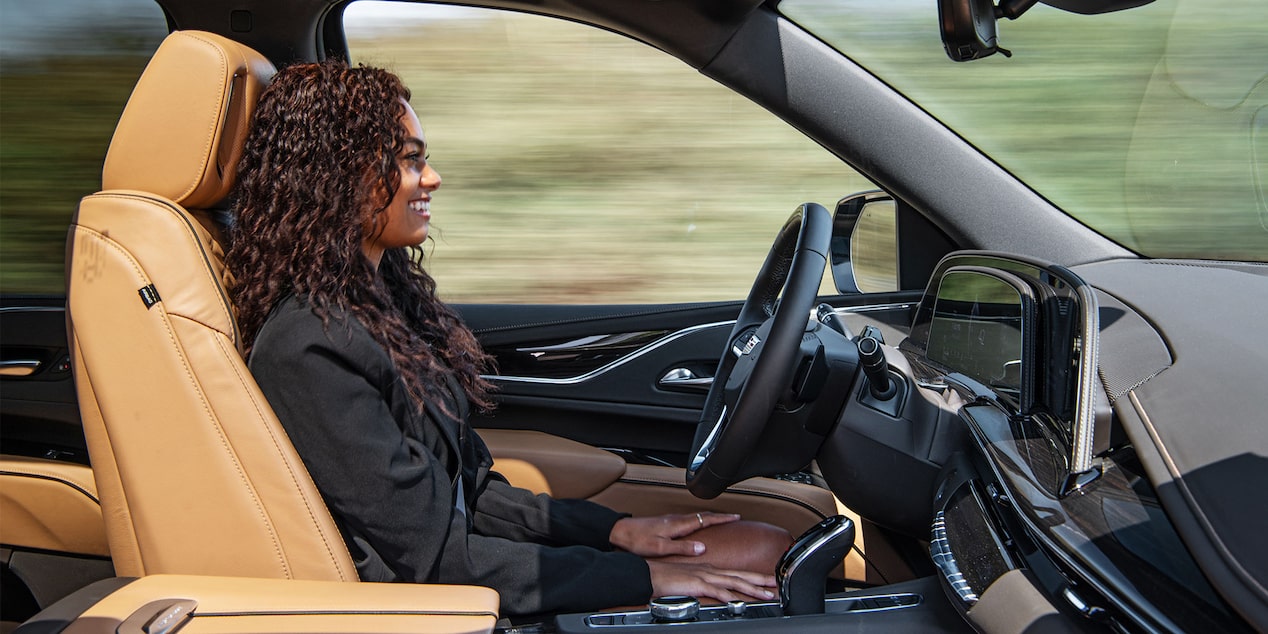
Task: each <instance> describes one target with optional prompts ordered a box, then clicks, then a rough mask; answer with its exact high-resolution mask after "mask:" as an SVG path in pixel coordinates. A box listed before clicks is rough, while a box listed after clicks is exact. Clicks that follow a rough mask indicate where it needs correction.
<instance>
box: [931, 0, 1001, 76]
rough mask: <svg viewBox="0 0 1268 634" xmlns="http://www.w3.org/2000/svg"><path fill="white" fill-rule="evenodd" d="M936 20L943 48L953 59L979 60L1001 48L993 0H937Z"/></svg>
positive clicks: (963, 60) (961, 60) (959, 60)
mask: <svg viewBox="0 0 1268 634" xmlns="http://www.w3.org/2000/svg"><path fill="white" fill-rule="evenodd" d="M938 20H939V22H940V23H941V25H942V47H943V48H945V49H946V51H947V57H950V58H951V60H952V61H956V62H967V61H969V60H973V59H981V58H983V57H989V56H991V55H994V54H995V52H996V51H1000V50H1002V49H1000V48H999V36H998V33H997V32H996V30H995V2H994V0H938ZM1003 52H1004V54H1005V55H1010V54H1009V53H1008V51H1006V50H1005V51H1003Z"/></svg>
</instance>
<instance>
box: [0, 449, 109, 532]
mask: <svg viewBox="0 0 1268 634" xmlns="http://www.w3.org/2000/svg"><path fill="white" fill-rule="evenodd" d="M0 543H3V544H5V545H6V546H17V547H21V548H33V549H38V550H45V551H50V552H59V553H74V554H80V555H96V556H107V555H109V554H110V551H109V550H108V549H107V546H106V536H105V533H104V532H103V531H102V529H101V505H100V504H99V503H98V501H97V485H96V482H95V481H94V480H93V477H92V471H91V470H89V469H88V467H85V466H83V465H78V464H74V463H68V462H60V461H56V460H44V459H41V458H29V457H26V456H3V455H0Z"/></svg>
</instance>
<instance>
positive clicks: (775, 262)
mask: <svg viewBox="0 0 1268 634" xmlns="http://www.w3.org/2000/svg"><path fill="white" fill-rule="evenodd" d="M831 237H832V215H831V214H830V213H828V210H827V209H825V208H824V207H823V205H819V204H816V203H805V204H802V205H801V206H799V207H798V208H797V210H796V211H794V212H793V214H792V216H791V217H789V218H788V222H786V223H784V227H783V228H782V229H780V231H779V235H778V236H776V238H775V244H774V245H773V246H771V250H770V253H768V254H767V256H766V262H765V263H763V264H762V269H761V271H760V272H758V274H757V280H756V281H754V282H753V289H752V290H750V291H749V294H748V298H747V299H746V300H745V301H744V307H743V308H741V309H740V315H739V317H738V318H736V320H735V327H734V328H732V329H731V336H730V337H729V338H728V339H727V346H726V348H725V349H724V350H723V351H722V358H721V360H720V361H719V362H718V369H717V371H716V372H715V373H714V378H713V385H712V386H711V387H710V388H709V395H708V396H707V397H706V399H705V406H704V410H703V412H702V413H701V417H700V424H699V425H698V426H697V427H696V436H695V440H694V441H693V443H692V447H691V449H692V456H693V457H692V459H691V463H690V464H689V465H688V466H687V489H688V490H690V491H691V493H692V494H693V495H695V496H696V497H699V498H704V499H711V498H715V497H717V496H718V495H719V494H721V493H722V492H723V491H725V490H726V488H727V487H728V486H730V485H732V484H734V483H736V482H738V481H740V480H742V479H744V478H746V477H749V476H751V475H756V474H751V473H750V474H745V473H743V472H742V467H743V466H744V462H745V460H746V459H747V458H748V456H749V455H751V454H752V452H753V451H754V450H755V449H756V446H757V442H758V440H759V439H760V438H761V436H762V431H763V430H764V429H765V428H766V422H767V420H769V419H770V417H771V414H772V413H773V412H774V411H775V406H776V405H777V404H778V403H779V400H780V398H781V397H782V396H783V395H784V393H785V392H787V391H788V390H789V389H790V388H791V386H792V380H793V374H794V373H795V372H796V370H797V361H798V357H799V354H798V352H799V350H800V347H801V340H802V337H803V335H804V333H805V331H806V326H807V323H808V320H809V317H810V309H811V306H812V305H813V304H814V301H815V298H816V297H817V296H818V294H819V284H820V282H822V280H823V270H824V266H825V265H826V264H827V258H828V245H829V241H830V239H831ZM781 290H782V291H783V297H782V298H780V291H781Z"/></svg>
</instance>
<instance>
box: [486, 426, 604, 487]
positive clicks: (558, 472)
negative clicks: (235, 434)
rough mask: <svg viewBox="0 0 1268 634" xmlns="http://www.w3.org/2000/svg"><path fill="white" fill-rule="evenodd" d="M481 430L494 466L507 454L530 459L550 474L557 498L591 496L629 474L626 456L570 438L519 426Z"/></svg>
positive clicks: (520, 458) (523, 459)
mask: <svg viewBox="0 0 1268 634" xmlns="http://www.w3.org/2000/svg"><path fill="white" fill-rule="evenodd" d="M479 434H480V437H481V438H483V439H484V444H486V445H488V446H489V452H490V453H492V454H493V457H494V458H495V459H496V461H497V462H495V463H494V467H493V468H494V470H498V464H500V463H501V461H503V460H504V459H506V458H512V459H515V460H522V461H524V462H528V463H530V464H532V465H533V466H535V467H537V469H538V471H540V472H541V474H542V475H543V476H544V477H545V478H546V482H547V484H548V485H549V491H550V493H551V495H553V496H554V497H556V498H588V497H590V496H592V495H594V494H596V493H598V492H600V491H602V490H604V489H606V488H608V486H610V485H611V484H612V483H614V482H616V481H617V479H618V478H620V477H621V476H623V475H625V460H622V459H621V457H620V456H617V455H615V454H612V453H611V452H607V451H604V450H602V449H596V448H595V447H591V446H589V445H584V444H581V443H579V442H576V441H573V440H568V439H567V438H560V437H559V436H552V435H550V434H544V433H542V432H539V431H527V430H519V429H481V430H479ZM498 472H499V473H502V475H506V476H508V477H507V479H508V480H511V484H514V485H516V486H523V485H522V484H519V483H517V482H516V481H515V480H514V479H512V478H511V477H510V476H509V475H508V474H507V473H504V472H502V471H500V470H498ZM524 488H527V489H530V490H535V489H533V487H532V486H525V487H524Z"/></svg>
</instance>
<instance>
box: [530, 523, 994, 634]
mask: <svg viewBox="0 0 1268 634" xmlns="http://www.w3.org/2000/svg"><path fill="white" fill-rule="evenodd" d="M853 543H854V523H853V522H852V521H850V519H849V518H846V517H844V516H840V515H838V516H835V517H830V518H828V519H826V520H823V521H822V522H820V523H818V524H817V525H815V526H814V527H812V528H811V529H810V530H808V531H806V532H805V533H804V534H803V535H802V536H801V537H799V538H797V541H795V542H794V543H793V545H792V546H790V547H789V548H788V551H787V552H786V553H784V556H783V557H782V558H781V560H780V562H779V566H778V568H777V569H776V571H775V579H776V582H777V584H778V586H779V591H780V602H778V603H774V602H771V603H746V602H744V601H731V602H729V603H727V604H726V605H712V606H702V605H701V604H700V602H699V601H697V600H696V599H695V598H694V597H658V598H656V599H653V600H652V602H651V603H650V604H649V605H648V607H647V609H645V610H635V611H628V612H602V613H597V614H564V615H560V616H558V617H557V618H556V621H555V627H556V629H557V630H558V632H560V633H561V634H618V633H620V632H630V633H636V634H651V633H653V632H661V631H672V632H681V633H684V634H686V633H692V634H694V633H696V632H700V633H705V632H721V631H726V632H737V631H750V632H757V631H760V632H770V631H787V632H815V631H824V632H829V631H832V632H835V631H840V630H841V629H842V628H846V627H848V628H849V630H850V631H869V630H871V629H872V628H873V626H874V627H875V628H876V630H877V631H880V630H882V629H884V630H887V631H922V632H947V631H954V632H967V631H971V630H969V629H968V627H967V626H966V625H965V624H964V621H963V619H962V618H961V617H960V615H959V614H958V613H957V612H955V611H954V609H953V608H952V607H951V606H950V604H949V603H947V600H946V597H945V595H944V593H943V591H942V588H941V586H940V585H939V582H938V581H937V580H936V579H934V578H927V579H917V580H915V581H910V582H906V583H900V584H893V585H889V586H885V587H883V588H874V589H870V590H859V591H855V592H849V593H844V594H840V595H835V596H830V597H826V596H825V594H824V589H825V582H826V579H827V575H828V572H829V570H831V569H832V568H833V567H834V566H835V565H836V564H837V563H839V562H840V561H841V558H842V557H844V556H845V554H846V553H848V552H849V550H850V548H851V546H852V545H853Z"/></svg>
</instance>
